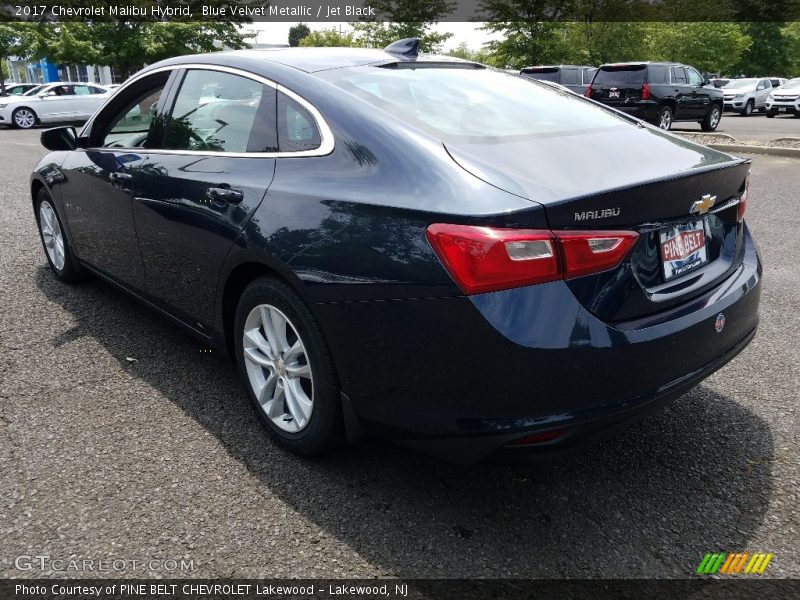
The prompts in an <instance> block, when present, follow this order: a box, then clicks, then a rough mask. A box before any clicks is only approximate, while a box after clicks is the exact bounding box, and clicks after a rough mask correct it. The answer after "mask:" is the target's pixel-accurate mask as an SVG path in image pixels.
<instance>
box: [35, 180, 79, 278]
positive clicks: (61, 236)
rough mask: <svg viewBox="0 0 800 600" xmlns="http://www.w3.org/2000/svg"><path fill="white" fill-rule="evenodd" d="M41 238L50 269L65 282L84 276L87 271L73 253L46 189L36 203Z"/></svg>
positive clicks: (42, 190)
mask: <svg viewBox="0 0 800 600" xmlns="http://www.w3.org/2000/svg"><path fill="white" fill-rule="evenodd" d="M34 210H35V212H36V225H37V227H38V229H39V239H41V240H42V248H44V254H45V256H46V257H47V262H48V263H49V264H50V269H51V270H52V271H53V273H55V276H56V277H58V278H59V279H60V280H61V281H63V282H64V283H76V282H78V281H80V280H82V279H83V278H84V275H85V271H84V270H83V269H82V268H81V265H80V263H79V262H78V260H77V259H76V258H75V255H74V254H73V253H72V247H71V246H70V244H69V240H68V239H67V236H66V234H65V232H64V226H63V224H62V223H61V219H60V218H59V216H58V212H57V211H56V208H55V205H54V204H53V199H52V198H50V194H48V193H47V191H46V190H45V189H41V190H39V193H38V194H37V195H36V202H35V203H34Z"/></svg>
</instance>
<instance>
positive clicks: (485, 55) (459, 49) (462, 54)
mask: <svg viewBox="0 0 800 600" xmlns="http://www.w3.org/2000/svg"><path fill="white" fill-rule="evenodd" d="M447 55H448V56H454V57H456V58H463V59H464V60H471V61H472V62H477V63H481V64H484V65H490V66H497V65H496V63H495V57H494V55H492V54H491V53H490V52H489V51H488V50H485V49H480V50H472V49H470V47H469V46H468V45H467V43H466V42H461V43H460V44H459V45H458V46H456V47H455V48H453V49H452V50H450V52H448V53H447Z"/></svg>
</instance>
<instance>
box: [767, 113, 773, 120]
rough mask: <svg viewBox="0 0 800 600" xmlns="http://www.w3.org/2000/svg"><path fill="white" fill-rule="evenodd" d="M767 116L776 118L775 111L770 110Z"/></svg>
mask: <svg viewBox="0 0 800 600" xmlns="http://www.w3.org/2000/svg"><path fill="white" fill-rule="evenodd" d="M767 118H768V119H774V118H775V113H772V112H768V113H767Z"/></svg>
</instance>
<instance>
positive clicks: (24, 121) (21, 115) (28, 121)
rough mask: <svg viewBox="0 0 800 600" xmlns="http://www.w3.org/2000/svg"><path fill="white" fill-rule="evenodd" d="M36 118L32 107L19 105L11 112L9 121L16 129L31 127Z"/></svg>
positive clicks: (34, 124)
mask: <svg viewBox="0 0 800 600" xmlns="http://www.w3.org/2000/svg"><path fill="white" fill-rule="evenodd" d="M38 120H39V119H38V117H37V116H36V113H35V112H34V111H33V109H32V108H28V107H27V106H20V107H19V108H16V109H14V112H13V113H11V122H12V123H13V124H14V127H16V128H17V129H33V128H34V127H35V126H36V123H37V122H38Z"/></svg>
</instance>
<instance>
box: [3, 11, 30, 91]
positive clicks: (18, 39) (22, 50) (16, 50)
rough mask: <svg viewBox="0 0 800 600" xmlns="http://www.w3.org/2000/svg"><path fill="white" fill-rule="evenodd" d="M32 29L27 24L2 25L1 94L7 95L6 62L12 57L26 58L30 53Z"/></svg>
mask: <svg viewBox="0 0 800 600" xmlns="http://www.w3.org/2000/svg"><path fill="white" fill-rule="evenodd" d="M31 29H32V28H31V26H30V25H29V24H27V23H0V94H5V93H6V86H5V80H6V72H5V65H6V61H7V60H8V59H9V58H11V57H12V56H18V57H20V58H26V57H27V56H28V55H29V53H30V43H31Z"/></svg>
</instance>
